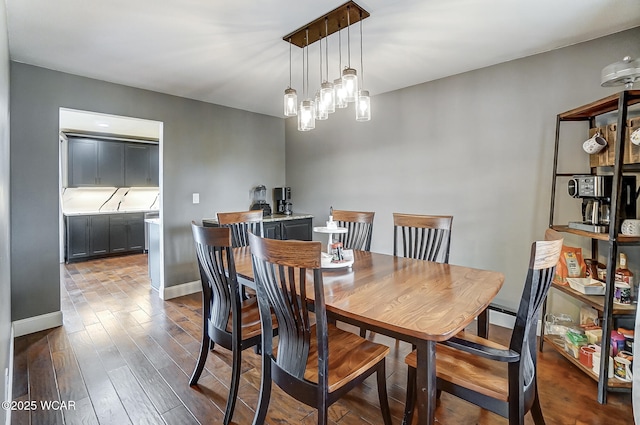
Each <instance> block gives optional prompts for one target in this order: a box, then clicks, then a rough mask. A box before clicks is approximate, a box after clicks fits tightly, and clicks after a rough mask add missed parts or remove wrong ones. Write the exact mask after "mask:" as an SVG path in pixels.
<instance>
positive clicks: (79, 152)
mask: <svg viewBox="0 0 640 425" xmlns="http://www.w3.org/2000/svg"><path fill="white" fill-rule="evenodd" d="M67 179H68V180H67V186H68V187H86V186H109V187H132V186H138V187H139V186H150V187H158V186H159V185H160V179H159V149H158V145H157V144H150V143H136V142H124V141H116V140H100V139H91V138H84V137H69V152H68V170H67Z"/></svg>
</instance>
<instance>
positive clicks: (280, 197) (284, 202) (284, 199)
mask: <svg viewBox="0 0 640 425" xmlns="http://www.w3.org/2000/svg"><path fill="white" fill-rule="evenodd" d="M290 201H291V188H290V187H275V188H273V206H274V208H273V210H274V211H275V212H276V214H286V215H290V214H291V213H292V209H293V204H292V203H291V202H290Z"/></svg>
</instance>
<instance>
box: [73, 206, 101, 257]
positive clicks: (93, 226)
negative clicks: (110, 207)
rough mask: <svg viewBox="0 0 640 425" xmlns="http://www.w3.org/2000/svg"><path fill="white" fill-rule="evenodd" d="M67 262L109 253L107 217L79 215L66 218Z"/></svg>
mask: <svg viewBox="0 0 640 425" xmlns="http://www.w3.org/2000/svg"><path fill="white" fill-rule="evenodd" d="M66 233H67V250H66V251H67V261H70V260H74V259H79V258H87V257H93V256H98V255H103V254H106V253H108V252H109V217H108V216H107V215H94V216H92V215H80V216H72V217H67V220H66Z"/></svg>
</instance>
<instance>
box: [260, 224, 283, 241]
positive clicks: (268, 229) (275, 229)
mask: <svg viewBox="0 0 640 425" xmlns="http://www.w3.org/2000/svg"><path fill="white" fill-rule="evenodd" d="M262 226H263V231H264V237H265V238H269V239H280V229H281V226H280V222H278V221H272V222H267V223H263V224H262Z"/></svg>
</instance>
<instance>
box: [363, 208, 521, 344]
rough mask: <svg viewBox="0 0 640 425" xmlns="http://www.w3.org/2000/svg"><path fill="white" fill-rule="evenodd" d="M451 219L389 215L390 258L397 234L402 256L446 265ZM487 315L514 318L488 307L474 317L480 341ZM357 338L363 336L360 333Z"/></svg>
mask: <svg viewBox="0 0 640 425" xmlns="http://www.w3.org/2000/svg"><path fill="white" fill-rule="evenodd" d="M452 223H453V216H448V215H444V216H439V215H417V214H400V213H394V214H393V225H394V231H393V255H398V246H399V240H398V232H400V234H401V236H402V244H401V247H402V254H403V256H404V257H410V258H414V259H420V260H428V261H435V262H438V263H448V262H449V250H450V248H451V225H452ZM489 311H497V312H500V313H503V314H509V315H512V316H515V312H512V311H511V310H509V309H508V308H507V307H503V306H501V305H498V304H494V303H492V304H491V305H490V306H489V307H487V309H486V310H484V311H483V312H482V313H480V314H479V315H478V318H477V322H476V325H477V329H478V335H479V336H482V337H483V338H487V337H488V336H489ZM360 335H363V336H364V332H363V331H362V330H361V331H360Z"/></svg>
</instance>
